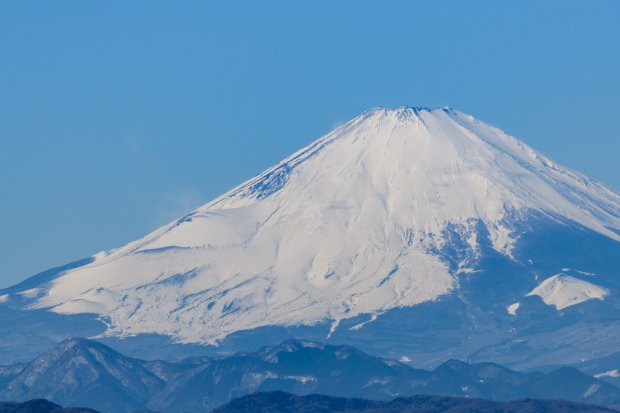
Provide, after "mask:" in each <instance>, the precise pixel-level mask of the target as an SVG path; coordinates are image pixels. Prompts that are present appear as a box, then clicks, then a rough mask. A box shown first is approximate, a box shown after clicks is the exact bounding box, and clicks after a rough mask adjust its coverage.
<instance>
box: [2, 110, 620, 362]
mask: <svg viewBox="0 0 620 413" xmlns="http://www.w3.org/2000/svg"><path fill="white" fill-rule="evenodd" d="M619 268H620V195H619V194H617V193H615V192H613V191H611V190H610V189H608V188H606V187H605V186H603V185H602V184H601V183H599V182H597V181H595V180H593V179H590V178H588V177H586V176H584V175H582V174H580V173H577V172H575V171H572V170H570V169H568V168H566V167H564V166H561V165H559V164H557V163H555V162H554V161H552V160H550V159H549V158H547V157H545V156H544V155H543V154H541V153H539V152H537V151H535V150H534V149H532V148H530V147H529V146H527V145H525V144H524V143H522V142H520V141H519V140H517V139H515V138H513V137H511V136H509V135H507V134H506V133H504V132H503V131H501V130H499V129H496V128H494V127H492V126H490V125H488V124H485V123H484V122H481V121H479V120H477V119H475V118H474V117H472V116H469V115H467V114H464V113H461V112H459V111H456V110H453V109H450V108H441V109H429V108H412V107H402V108H397V109H374V110H371V111H368V112H366V113H363V114H361V115H360V116H357V117H356V118H354V119H352V120H351V121H349V122H348V123H346V124H344V125H343V126H341V127H339V128H337V129H336V130H334V131H333V132H331V133H329V134H327V135H326V136H324V137H322V138H320V139H318V140H317V141H315V142H314V143H312V144H310V145H309V146H307V147H306V148H304V149H302V150H300V151H298V152H297V153H295V154H293V155H292V156H290V157H288V158H287V159H285V160H283V161H282V162H280V163H279V164H277V165H275V166H273V167H272V168H270V169H268V170H266V171H265V172H263V173H262V174H260V175H258V176H256V177H255V178H253V179H250V180H249V181H247V182H245V183H243V184H241V185H239V186H238V187H236V188H234V189H233V190H231V191H230V192H228V193H226V194H224V195H222V196H220V197H219V198H217V199H215V200H213V201H211V202H209V203H208V204H206V205H204V206H202V207H200V208H198V209H196V210H195V211H193V212H191V213H190V214H188V215H186V216H184V217H182V218H180V219H178V220H176V221H174V222H172V223H170V224H168V225H166V226H164V227H162V228H160V229H158V230H156V231H154V232H152V233H151V234H149V235H147V236H145V237H144V238H142V239H139V240H137V241H135V242H131V243H129V244H127V245H125V246H123V247H121V248H118V249H115V250H110V251H105V252H101V253H99V254H96V255H94V256H93V257H91V258H88V259H85V260H82V261H79V262H76V263H73V264H69V265H67V266H65V267H61V268H57V269H52V270H49V271H46V272H44V273H41V274H38V275H35V276H34V277H32V278H30V279H28V280H26V281H24V282H22V283H20V284H18V285H15V286H13V287H10V288H8V289H5V290H2V291H0V316H1V317H2V318H3V322H2V324H3V325H2V326H0V330H3V331H0V332H4V333H10V335H11V337H12V338H11V339H10V340H2V342H0V347H1V348H2V350H3V352H4V354H5V355H6V356H5V357H7V358H8V357H11V360H12V361H15V359H18V358H20V357H22V358H28V357H30V356H31V355H32V354H35V353H37V352H40V351H41V350H42V349H44V348H46V347H47V346H49V344H50V343H51V342H57V341H59V340H61V339H63V338H66V337H70V336H74V335H80V336H89V337H94V338H96V339H99V340H101V341H105V342H107V343H116V345H117V346H120V347H123V346H125V347H124V350H125V351H127V349H130V350H132V351H134V353H136V354H141V355H144V352H145V351H151V352H152V354H154V356H155V354H156V355H160V353H158V352H162V351H164V350H163V349H164V348H177V349H178V348H184V349H191V351H202V350H201V349H208V351H214V352H222V351H224V352H226V351H233V350H240V349H253V348H256V347H257V346H259V345H263V344H273V343H274V342H275V341H281V340H283V339H286V338H290V337H299V338H306V339H313V340H319V341H333V342H338V343H349V344H354V345H356V346H357V347H359V348H361V349H363V350H365V351H368V352H371V353H373V354H377V355H381V356H386V357H396V358H398V359H401V360H403V361H406V362H409V363H411V364H413V365H415V366H419V367H434V366H436V365H438V364H439V363H441V362H443V361H445V360H447V359H449V358H460V359H463V360H468V361H471V362H480V361H490V360H492V361H495V362H501V363H505V364H507V365H510V366H512V367H518V368H532V367H537V366H543V365H551V364H576V363H582V362H584V361H586V360H595V359H597V358H603V357H606V356H609V355H611V354H612V353H614V352H615V351H617V344H618V343H619V342H620V299H619V294H620V270H619ZM33 334H34V335H35V336H36V337H38V338H40V339H41V340H38V341H37V340H32V337H33ZM5 337H6V335H5ZM175 351H176V350H175ZM205 351H206V350H205ZM18 355H19V356H18ZM22 355H23V356H22ZM0 361H2V360H0ZM603 368H606V367H605V366H601V369H603Z"/></svg>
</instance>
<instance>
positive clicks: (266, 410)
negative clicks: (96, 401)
mask: <svg viewBox="0 0 620 413" xmlns="http://www.w3.org/2000/svg"><path fill="white" fill-rule="evenodd" d="M318 412H320V413H474V412H475V413H612V412H615V410H611V409H607V408H604V407H598V406H590V405H585V404H580V403H572V402H567V401H562V400H519V401H511V402H493V401H489V400H482V399H463V398H453V397H438V396H415V397H409V398H398V399H395V400H392V401H371V400H365V399H345V398H341V397H330V396H323V395H316V394H313V395H308V396H295V395H292V394H288V393H283V392H269V393H257V394H253V395H250V396H245V397H242V398H239V399H235V400H232V401H231V402H230V403H228V404H226V405H224V406H221V407H219V408H217V409H215V410H213V413H318Z"/></svg>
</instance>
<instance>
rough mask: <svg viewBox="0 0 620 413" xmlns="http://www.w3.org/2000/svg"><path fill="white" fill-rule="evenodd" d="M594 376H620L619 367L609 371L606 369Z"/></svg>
mask: <svg viewBox="0 0 620 413" xmlns="http://www.w3.org/2000/svg"><path fill="white" fill-rule="evenodd" d="M594 377H596V378H597V379H600V378H603V377H613V378H616V377H620V372H619V371H618V369H614V370H609V371H604V372H602V373H598V374H595V375H594Z"/></svg>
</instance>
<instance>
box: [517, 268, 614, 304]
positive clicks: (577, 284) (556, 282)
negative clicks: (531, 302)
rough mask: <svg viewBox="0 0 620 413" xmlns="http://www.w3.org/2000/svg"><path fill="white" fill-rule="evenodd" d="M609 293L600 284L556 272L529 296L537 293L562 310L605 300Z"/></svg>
mask: <svg viewBox="0 0 620 413" xmlns="http://www.w3.org/2000/svg"><path fill="white" fill-rule="evenodd" d="M608 293H609V291H607V290H606V289H605V288H602V287H599V286H598V285H595V284H592V283H589V282H587V281H583V280H580V279H577V278H575V277H571V276H570V275H565V274H556V275H554V276H553V277H549V278H547V279H546V280H544V281H543V282H542V283H540V285H539V286H538V287H536V288H534V289H533V290H532V291H531V292H530V293H529V294H528V296H533V295H537V296H539V297H540V298H542V300H543V301H544V302H545V304H548V305H553V306H555V307H556V308H557V309H558V310H561V309H563V308H566V307H570V306H572V305H576V304H579V303H583V302H584V301H588V300H593V299H598V300H603V299H604V298H605V296H606V295H607V294H608ZM515 311H516V310H515Z"/></svg>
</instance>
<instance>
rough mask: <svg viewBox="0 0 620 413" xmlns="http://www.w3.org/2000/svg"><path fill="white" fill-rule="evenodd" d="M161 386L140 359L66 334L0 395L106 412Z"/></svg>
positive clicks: (133, 404)
mask: <svg viewBox="0 0 620 413" xmlns="http://www.w3.org/2000/svg"><path fill="white" fill-rule="evenodd" d="M164 385H165V382H164V380H163V379H161V378H160V377H158V376H157V375H156V374H155V373H153V372H152V371H150V370H148V369H147V368H146V366H145V363H144V362H142V361H138V360H134V359H131V358H128V357H124V356H122V355H121V354H119V353H117V352H115V351H114V350H112V349H111V348H109V347H107V346H105V345H103V344H100V343H96V342H94V341H89V340H85V339H71V340H66V341H63V342H62V343H60V344H58V345H57V346H56V347H54V348H53V349H51V350H49V351H47V352H45V353H44V354H42V355H41V356H39V357H37V358H36V359H34V360H33V361H32V362H31V363H29V364H27V365H26V366H25V367H24V368H23V370H22V371H21V372H19V374H17V375H16V376H15V377H14V378H13V379H12V380H11V381H9V382H8V384H6V387H5V388H4V389H1V390H0V400H2V399H4V400H29V399H35V398H45V399H49V400H53V401H54V402H56V403H61V404H64V405H81V406H90V407H94V408H96V409H97V410H101V411H106V412H115V413H117V412H118V413H120V412H133V411H136V410H138V409H141V408H143V406H144V405H145V404H146V403H147V401H148V400H149V398H150V397H152V396H153V395H154V394H155V393H157V392H158V391H160V390H162V389H163V387H164Z"/></svg>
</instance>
